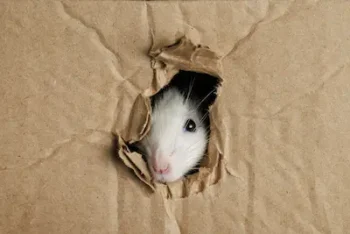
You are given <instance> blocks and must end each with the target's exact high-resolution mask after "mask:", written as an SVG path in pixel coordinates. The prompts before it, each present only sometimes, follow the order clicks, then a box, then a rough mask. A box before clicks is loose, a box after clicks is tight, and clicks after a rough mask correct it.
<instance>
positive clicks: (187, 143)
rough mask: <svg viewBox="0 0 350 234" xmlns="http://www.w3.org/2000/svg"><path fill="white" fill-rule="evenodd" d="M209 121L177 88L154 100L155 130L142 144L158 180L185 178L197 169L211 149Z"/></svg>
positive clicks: (152, 129)
mask: <svg viewBox="0 0 350 234" xmlns="http://www.w3.org/2000/svg"><path fill="white" fill-rule="evenodd" d="M205 118H206V115H203V113H202V112H201V111H200V110H199V109H198V106H197V105H196V102H194V101H193V99H192V98H189V97H186V96H185V95H183V94H181V93H180V92H179V90H178V89H176V88H170V89H168V90H166V91H164V92H163V93H162V94H161V95H159V96H157V97H156V98H155V99H154V104H153V111H152V115H151V128H150V131H149V132H148V134H147V135H146V136H145V137H144V138H143V139H142V141H141V142H140V143H141V149H143V151H144V152H145V154H146V158H147V162H148V165H149V168H150V171H151V172H152V175H153V178H154V179H155V180H156V181H159V182H172V181H175V180H178V179H181V178H182V177H183V176H184V175H185V174H187V173H188V172H189V171H190V170H191V169H193V168H194V167H196V166H197V164H198V162H199V161H200V160H201V159H202V157H203V155H204V153H205V150H206V146H207V126H206V124H205V123H206V121H205V120H204V119H205Z"/></svg>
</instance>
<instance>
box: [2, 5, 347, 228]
mask: <svg viewBox="0 0 350 234" xmlns="http://www.w3.org/2000/svg"><path fill="white" fill-rule="evenodd" d="M348 22H350V7H349V2H348V1H345V0H344V1H273V0H271V1H212V2H208V1H206V2H203V1H192V2H174V1H167V2H165V1H164V2H163V1H157V2H141V1H140V2H137V1H123V2H119V1H62V2H60V1H25V2H24V1H3V2H1V3H0V32H1V33H0V58H1V62H0V77H1V82H0V97H1V101H0V110H1V112H0V118H1V121H0V124H1V125H0V126H1V133H2V134H1V136H0V147H1V150H0V152H1V153H0V184H1V186H0V233H81V232H82V233H126V232H127V233H140V232H143V233H191V234H192V233H194V234H196V233H247V234H251V233H259V234H263V233H268V234H271V233H278V234H279V233H295V234H297V233H298V234H299V233H347V232H348V230H349V227H350V223H349V220H350V215H349V212H348V210H349V209H350V207H349V204H350V203H349V197H350V192H349V191H350V189H349V185H350V181H349V178H350V174H349V173H350V170H349V163H348V162H349V152H350V148H349V144H348V142H349V140H350V139H349V138H350V134H349V132H350V124H349V116H350V96H349V89H350V82H349V78H348V77H349V76H348V74H349V71H350V70H349V64H350V55H349V53H348V51H349V48H350V40H349V38H350V31H349V30H348V27H349V25H348ZM182 37H186V38H188V39H189V40H190V41H191V42H193V44H194V45H198V44H200V45H203V46H208V47H209V48H210V50H211V51H214V52H215V53H216V54H217V55H218V57H220V63H221V65H222V73H221V74H220V77H221V78H222V80H223V82H222V86H221V88H220V92H219V93H220V95H219V97H218V98H217V100H216V102H215V103H214V105H213V106H212V109H211V113H212V116H211V118H212V128H215V129H217V130H219V131H214V134H213V135H212V142H215V144H211V145H212V147H213V146H215V147H213V148H212V150H213V149H214V151H215V152H216V153H217V158H220V162H221V163H220V164H219V165H218V167H217V168H218V169H219V170H214V172H215V173H210V176H208V177H206V178H208V181H205V180H204V182H203V183H200V184H198V185H196V186H197V188H198V189H197V190H198V191H200V192H198V193H197V192H194V193H191V192H190V191H195V190H196V188H194V187H196V186H192V187H191V189H190V191H189V193H186V194H187V195H186V196H184V191H188V187H186V186H185V185H184V186H183V188H182V189H178V187H175V188H171V187H170V186H169V189H168V188H166V187H160V188H159V187H156V188H155V190H154V192H152V191H150V189H149V186H147V185H146V184H145V183H144V182H142V181H141V180H140V178H139V177H137V176H136V175H135V173H134V172H133V171H132V170H131V169H130V168H129V167H127V166H126V165H125V163H124V162H123V160H122V159H121V158H120V157H116V152H117V150H116V148H117V146H118V144H119V143H120V142H118V141H116V139H115V135H118V136H123V139H127V140H134V141H136V140H137V139H139V138H140V137H141V135H142V134H143V133H144V132H145V131H147V121H148V120H147V112H148V111H149V109H148V106H147V102H145V101H144V100H145V99H144V97H146V96H147V95H149V94H151V93H152V92H155V91H156V90H157V89H159V88H160V87H162V86H163V85H164V84H165V83H166V82H168V80H167V79H168V78H167V76H164V77H163V79H159V80H156V77H157V76H155V74H154V70H153V68H152V63H151V60H152V58H151V57H150V56H149V54H150V51H157V50H158V49H160V48H164V47H166V46H169V45H173V44H174V43H176V42H177V41H178V40H179V39H180V38H182ZM135 109H136V110H138V111H135ZM135 122H136V123H138V124H132V123H135ZM130 126H132V127H130ZM215 132H216V133H215ZM140 134H141V135H140ZM214 161H215V160H214ZM129 163H137V162H133V161H130V162H129ZM213 163H214V162H213ZM210 181H215V183H214V184H211V183H209V182H210ZM169 194H171V196H168V195H169ZM135 224H137V225H135Z"/></svg>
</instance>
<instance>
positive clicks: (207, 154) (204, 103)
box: [118, 38, 222, 198]
mask: <svg viewBox="0 0 350 234" xmlns="http://www.w3.org/2000/svg"><path fill="white" fill-rule="evenodd" d="M150 54H151V56H152V57H153V61H152V66H153V69H154V70H155V73H154V74H155V77H154V79H155V82H153V84H152V87H150V88H149V89H148V90H146V91H145V93H144V94H143V95H144V97H145V103H146V106H147V110H148V120H147V121H145V123H146V126H143V128H142V129H143V130H142V132H140V141H136V142H135V141H130V139H122V138H121V137H120V136H119V140H118V141H119V145H120V146H121V147H120V148H119V156H120V157H121V158H122V160H123V162H124V163H125V164H126V166H128V167H130V168H131V169H132V170H133V171H134V172H135V174H136V175H137V176H138V177H139V178H140V179H141V180H142V181H143V182H145V183H146V184H147V185H149V186H150V188H151V189H152V190H155V189H160V190H162V191H163V193H164V194H165V195H166V197H168V198H171V197H177V198H179V197H186V196H188V195H190V194H193V193H198V192H201V191H203V190H204V189H205V188H206V187H207V186H209V185H211V184H215V183H216V182H217V181H218V180H219V179H220V175H221V172H219V171H218V170H220V168H221V167H220V163H221V158H222V156H221V155H220V153H219V151H218V150H217V148H218V147H217V141H216V140H215V139H214V140H213V138H212V137H211V135H212V131H217V130H216V129H213V128H211V127H210V126H211V125H210V119H211V118H212V115H211V108H210V107H211V106H212V104H213V103H214V102H215V101H216V99H217V93H218V92H217V91H218V90H217V89H218V87H219V86H220V85H221V83H222V79H221V76H220V73H221V63H220V60H219V57H218V56H217V55H216V54H215V53H214V52H212V51H211V50H210V49H209V48H208V47H206V46H201V45H197V46H195V45H193V44H192V43H191V41H190V40H188V39H187V38H182V39H181V40H180V41H179V42H178V43H176V44H174V45H172V46H169V47H166V48H162V49H159V50H156V51H152V52H151V53H150ZM142 155H143V156H142ZM183 176H184V177H183Z"/></svg>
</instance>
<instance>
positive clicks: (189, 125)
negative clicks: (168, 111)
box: [185, 119, 196, 132]
mask: <svg viewBox="0 0 350 234" xmlns="http://www.w3.org/2000/svg"><path fill="white" fill-rule="evenodd" d="M185 130H186V131H188V132H195V131H196V123H195V122H194V121H193V120H192V119H188V120H186V123H185Z"/></svg>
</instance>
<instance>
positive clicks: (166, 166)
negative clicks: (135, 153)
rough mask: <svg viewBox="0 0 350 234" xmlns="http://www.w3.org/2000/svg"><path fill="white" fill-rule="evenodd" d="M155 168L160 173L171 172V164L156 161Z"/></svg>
mask: <svg viewBox="0 0 350 234" xmlns="http://www.w3.org/2000/svg"><path fill="white" fill-rule="evenodd" d="M153 170H154V171H155V172H157V173H160V174H166V173H168V172H169V164H164V165H159V164H157V163H155V164H153Z"/></svg>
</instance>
